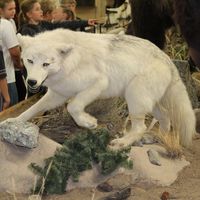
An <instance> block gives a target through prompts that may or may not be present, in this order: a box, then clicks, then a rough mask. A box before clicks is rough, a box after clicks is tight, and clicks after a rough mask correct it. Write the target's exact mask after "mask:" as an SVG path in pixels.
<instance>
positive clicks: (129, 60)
mask: <svg viewBox="0 0 200 200" xmlns="http://www.w3.org/2000/svg"><path fill="white" fill-rule="evenodd" d="M19 41H20V44H21V47H22V58H23V61H24V64H25V66H26V68H27V71H28V77H27V82H28V84H29V85H30V86H31V87H32V88H37V87H38V86H40V85H45V86H47V87H48V92H47V93H46V94H45V95H44V96H43V97H42V98H41V99H40V100H39V101H38V102H37V103H36V104H34V105H33V106H32V107H30V108H29V109H28V110H26V111H25V112H24V113H22V114H21V115H20V116H19V117H17V119H19V120H22V121H26V120H29V119H30V118H32V117H33V116H35V115H36V114H37V113H38V112H40V111H46V110H49V109H53V108H55V107H57V106H59V105H61V104H63V103H64V102H66V100H68V99H71V101H69V103H68V106H67V109H68V112H69V113H70V114H71V116H72V117H73V119H74V120H75V122H76V123H77V124H78V125H79V126H82V127H86V128H90V129H92V128H95V127H97V119H96V118H94V117H93V116H91V115H90V114H88V113H86V112H85V111H84V109H85V107H86V106H87V105H89V104H90V103H91V102H93V101H94V100H96V99H98V98H109V97H117V96H121V97H124V98H125V99H126V101H127V104H128V110H129V116H130V118H131V123H132V126H131V128H130V130H129V131H127V132H126V134H125V135H124V137H122V138H118V139H115V140H113V141H112V145H114V146H115V147H117V148H121V147H125V146H127V145H130V144H132V143H133V142H135V141H136V140H139V139H141V137H142V135H143V133H144V132H145V130H146V126H145V123H144V119H145V114H147V113H151V114H152V115H153V116H154V117H155V118H156V119H157V120H158V121H159V123H160V128H161V130H162V131H166V132H168V131H169V130H170V128H171V125H172V127H173V129H174V131H177V132H178V133H179V134H180V142H181V143H182V145H184V146H186V147H188V146H189V145H190V144H191V142H192V136H193V134H194V133H195V115H194V112H193V109H192V107H191V103H190V100H189V98H188V94H187V92H186V88H185V86H184V84H183V82H182V81H181V79H180V77H179V74H178V71H177V69H176V67H175V65H174V64H173V62H172V61H171V60H170V58H169V57H168V56H167V55H166V54H165V53H163V52H162V51H161V50H160V49H159V48H157V47H156V46H155V45H153V44H152V43H150V42H149V41H147V40H143V39H140V38H137V37H133V36H127V35H111V34H105V35H104V34H92V33H83V32H73V31H69V30H63V29H58V30H54V31H49V32H44V33H41V34H39V35H37V36H35V37H34V38H33V37H29V36H20V35H19ZM170 123H171V125H170Z"/></svg>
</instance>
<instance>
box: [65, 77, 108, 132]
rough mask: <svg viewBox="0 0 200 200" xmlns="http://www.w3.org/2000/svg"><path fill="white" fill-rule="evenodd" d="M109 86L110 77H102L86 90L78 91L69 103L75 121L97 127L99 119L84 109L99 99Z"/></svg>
mask: <svg viewBox="0 0 200 200" xmlns="http://www.w3.org/2000/svg"><path fill="white" fill-rule="evenodd" d="M107 87H108V79H107V78H106V77H104V76H103V77H100V78H98V79H97V81H96V82H95V83H94V84H92V85H91V86H90V87H88V88H87V89H85V90H84V91H82V92H80V93H78V94H77V95H76V96H75V98H74V99H73V100H72V101H71V102H70V103H69V104H68V106H67V109H68V112H69V113H70V114H71V116H72V117H73V119H74V121H75V122H76V123H77V124H78V125H79V126H83V127H86V128H89V129H93V128H96V127H97V119H96V118H94V117H92V116H91V115H89V114H88V113H86V112H85V111H84V109H85V107H86V106H87V105H89V104H90V103H91V102H93V101H94V100H95V99H97V98H98V97H99V96H100V94H101V93H102V92H103V91H104V90H106V89H107Z"/></svg>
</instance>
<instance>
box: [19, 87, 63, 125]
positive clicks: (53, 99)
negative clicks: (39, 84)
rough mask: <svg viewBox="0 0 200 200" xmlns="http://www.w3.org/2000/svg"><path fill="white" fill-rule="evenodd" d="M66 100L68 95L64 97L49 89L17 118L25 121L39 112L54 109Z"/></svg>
mask: <svg viewBox="0 0 200 200" xmlns="http://www.w3.org/2000/svg"><path fill="white" fill-rule="evenodd" d="M65 101H66V97H63V96H61V95H59V94H57V93H55V92H53V91H52V90H50V89H48V92H47V93H46V94H45V95H44V96H43V97H42V98H41V99H40V100H39V101H38V102H37V103H36V104H34V105H33V106H31V107H30V108H29V109H28V110H26V111H25V112H23V113H22V114H21V115H19V116H18V117H17V118H16V119H17V120H20V121H23V122H25V121H27V120H29V119H31V118H32V117H34V116H35V115H37V114H38V113H39V112H44V111H47V110H50V109H53V108H55V107H57V106H59V105H62V104H63V103H64V102H65Z"/></svg>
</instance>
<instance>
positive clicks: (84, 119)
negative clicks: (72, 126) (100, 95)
mask: <svg viewBox="0 0 200 200" xmlns="http://www.w3.org/2000/svg"><path fill="white" fill-rule="evenodd" d="M74 120H75V121H76V123H77V124H78V125H79V126H82V127H85V128H89V129H94V128H96V127H97V119H96V118H94V117H92V116H90V115H89V114H87V113H82V114H81V115H79V116H77V117H76V118H75V119H74Z"/></svg>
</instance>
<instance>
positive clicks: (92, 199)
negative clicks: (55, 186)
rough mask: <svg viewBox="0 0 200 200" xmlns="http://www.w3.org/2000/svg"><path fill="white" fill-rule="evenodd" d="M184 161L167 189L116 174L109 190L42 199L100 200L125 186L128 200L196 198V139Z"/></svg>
mask: <svg viewBox="0 0 200 200" xmlns="http://www.w3.org/2000/svg"><path fill="white" fill-rule="evenodd" d="M184 154H185V156H186V159H187V160H188V161H190V162H191V165H190V166H188V167H186V168H185V169H184V170H183V171H181V173H180V174H179V177H178V179H177V180H176V181H175V182H174V183H173V184H172V185H171V186H168V187H158V186H152V185H148V184H147V183H140V184H134V185H132V184H131V178H130V176H125V175H118V176H116V177H115V178H113V179H111V180H109V182H108V183H109V184H110V185H111V186H113V191H112V192H109V193H106V192H100V191H98V190H97V189H95V188H84V189H74V190H72V191H70V192H67V193H66V194H63V195H51V196H46V197H43V199H44V200H100V199H102V198H103V197H106V196H108V195H110V194H112V193H114V192H117V191H119V190H120V189H123V188H125V187H127V186H128V187H131V196H130V197H129V198H128V200H147V199H148V200H159V199H160V197H161V194H162V193H163V192H165V191H166V192H169V194H170V198H168V199H179V200H199V199H200V188H199V187H200V166H199V165H200V164H199V163H200V139H195V140H194V143H193V148H192V150H185V151H184ZM28 198H29V197H28V196H24V195H17V194H8V193H4V194H3V193H0V200H27V199H28Z"/></svg>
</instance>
